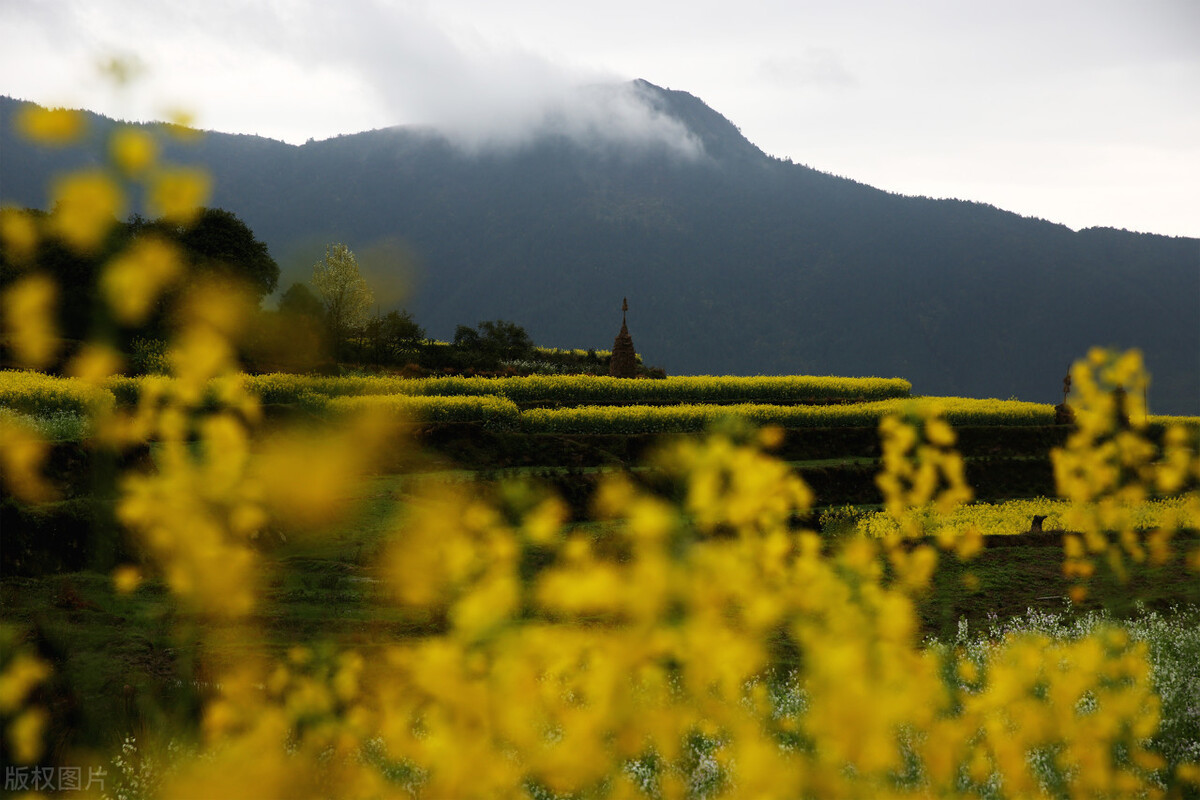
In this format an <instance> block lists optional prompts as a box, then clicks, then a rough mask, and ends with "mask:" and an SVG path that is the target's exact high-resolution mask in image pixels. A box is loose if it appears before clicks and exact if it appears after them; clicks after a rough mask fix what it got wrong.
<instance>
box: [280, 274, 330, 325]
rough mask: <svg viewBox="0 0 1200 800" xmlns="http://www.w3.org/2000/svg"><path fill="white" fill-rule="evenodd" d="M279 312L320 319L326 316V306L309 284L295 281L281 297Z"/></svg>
mask: <svg viewBox="0 0 1200 800" xmlns="http://www.w3.org/2000/svg"><path fill="white" fill-rule="evenodd" d="M279 313H280V314H289V315H291V316H294V317H312V318H313V319H316V320H320V319H324V317H325V306H324V305H323V304H322V303H321V301H320V300H318V299H317V296H316V295H315V294H313V293H312V290H311V289H309V288H308V286H307V285H305V284H303V283H293V284H292V285H291V286H289V287H288V290H287V291H286V292H284V293H283V294H282V295H281V296H280V298H279Z"/></svg>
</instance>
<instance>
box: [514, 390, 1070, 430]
mask: <svg viewBox="0 0 1200 800" xmlns="http://www.w3.org/2000/svg"><path fill="white" fill-rule="evenodd" d="M913 402H914V401H912V400H907V399H891V400H875V401H872V402H867V403H845V404H837V405H755V404H737V405H710V404H695V403H689V404H677V405H667V406H649V405H589V406H580V407H577V408H533V409H529V410H527V411H524V412H522V414H521V426H522V428H524V429H525V430H527V431H530V432H538V433H551V432H552V433H686V432H698V431H702V430H705V429H706V428H708V427H710V426H712V425H713V424H715V423H717V422H718V421H719V420H722V419H726V418H730V417H737V418H740V419H743V420H748V421H750V422H753V423H755V424H759V425H779V426H782V427H785V428H809V427H840V426H845V427H859V426H864V425H875V424H878V423H879V421H880V420H882V419H883V418H885V417H887V416H888V415H891V414H897V413H904V411H905V410H906V409H907V408H908V407H909V406H910V405H912V403H913ZM917 402H918V403H926V404H928V403H933V404H935V405H937V406H938V407H939V408H941V409H942V412H941V413H943V414H944V416H945V419H946V420H948V421H950V422H953V423H955V424H960V425H1046V424H1050V423H1052V422H1053V419H1054V409H1053V408H1052V407H1050V406H1049V405H1044V404H1039V403H1023V402H1020V401H1014V400H1009V401H1001V400H973V399H969V398H926V399H923V400H921V401H917Z"/></svg>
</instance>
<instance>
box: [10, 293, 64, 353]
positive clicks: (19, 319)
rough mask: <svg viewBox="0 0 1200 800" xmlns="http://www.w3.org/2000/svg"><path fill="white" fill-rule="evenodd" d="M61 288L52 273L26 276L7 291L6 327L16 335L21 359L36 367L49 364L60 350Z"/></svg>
mask: <svg viewBox="0 0 1200 800" xmlns="http://www.w3.org/2000/svg"><path fill="white" fill-rule="evenodd" d="M57 298H58V288H57V287H56V286H55V285H54V281H53V280H51V278H50V277H49V276H48V275H43V274H41V273H38V274H35V275H26V276H25V277H22V278H20V279H18V280H17V281H15V282H14V283H13V284H11V285H10V286H9V287H8V289H7V290H5V292H4V298H3V300H4V328H5V331H6V333H8V335H9V336H11V337H12V347H13V351H14V354H15V356H16V358H17V360H18V361H19V362H20V363H21V364H23V365H25V366H28V367H33V368H35V369H37V368H40V367H44V366H46V365H47V364H49V363H50V362H51V361H52V360H53V359H54V356H55V354H56V353H57V352H58V347H59V338H58V329H57V325H56V323H55V319H54V310H55V309H54V306H55V302H56V300H57Z"/></svg>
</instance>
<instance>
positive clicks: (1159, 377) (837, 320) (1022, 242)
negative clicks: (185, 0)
mask: <svg viewBox="0 0 1200 800" xmlns="http://www.w3.org/2000/svg"><path fill="white" fill-rule="evenodd" d="M626 91H632V92H635V93H637V92H640V93H642V94H643V95H645V96H646V97H648V98H649V100H648V102H649V103H650V106H649V110H650V112H651V114H659V115H662V116H663V117H664V118H666V119H665V122H664V123H663V125H664V127H663V128H662V130H666V131H669V130H674V127H672V126H681V127H682V128H683V129H684V130H686V131H687V132H688V133H689V134H690V135H692V136H694V137H695V138H696V140H697V141H699V142H700V143H701V144H702V145H703V148H704V154H705V157H703V158H688V157H684V156H683V155H681V153H684V150H681V149H676V150H672V149H670V147H669V146H668V144H667V143H666V141H667V140H666V139H662V140H654V139H649V140H647V141H648V142H649V144H646V143H645V142H643V143H642V144H641V145H639V146H632V145H631V146H626V145H623V144H621V143H620V142H619V141H618V140H617V139H614V138H611V137H610V138H608V139H607V140H606V139H604V138H603V135H602V134H601V135H600V138H597V139H593V140H587V139H586V138H584V139H577V138H576V139H573V138H572V137H571V136H569V135H563V134H562V133H561V132H559V133H557V134H556V133H555V132H554V131H553V129H550V130H548V131H546V132H544V135H541V136H538V137H530V138H528V139H527V140H525V141H523V142H522V143H520V145H519V146H509V147H494V148H490V149H487V148H484V149H479V150H477V151H475V152H469V151H467V150H464V149H462V148H460V147H457V146H456V145H455V144H454V143H453V141H452V140H451V139H449V138H446V137H444V136H441V135H438V134H436V133H432V132H430V131H429V130H428V129H413V128H406V127H393V128H383V129H377V130H375V131H366V132H361V133H358V134H348V135H344V136H338V137H332V138H330V139H324V140H320V141H310V142H306V143H305V144H303V145H290V144H287V143H283V142H276V141H274V140H264V139H261V137H258V138H249V139H247V138H244V137H234V136H231V135H228V134H210V135H208V136H205V137H204V138H203V139H202V140H201V141H200V143H199V144H198V145H196V146H194V147H192V148H190V149H188V150H184V149H181V148H178V147H176V146H172V148H171V149H170V150H169V152H168V155H169V156H170V157H171V158H172V159H173V160H177V161H185V160H186V161H194V162H199V163H203V164H205V165H206V166H207V167H208V168H209V169H210V170H211V171H212V172H213V174H214V177H215V179H216V195H215V196H214V198H213V200H212V205H216V206H219V207H222V208H226V209H228V210H231V211H233V212H234V213H236V214H238V215H239V216H240V217H241V218H242V219H243V220H245V221H246V223H247V224H248V225H250V227H251V228H252V229H253V230H254V231H255V232H256V234H257V235H258V236H259V238H260V239H262V240H263V241H265V242H267V244H268V245H269V246H270V248H271V251H272V253H273V255H275V257H276V259H277V260H279V262H280V264H281V266H282V267H283V270H284V275H283V277H282V279H281V282H280V285H281V288H285V287H286V286H287V285H289V284H290V282H291V281H294V280H305V279H307V278H308V276H309V273H310V271H311V265H312V263H313V262H314V261H316V260H318V259H319V257H320V254H321V253H322V252H323V249H324V244H325V243H327V242H330V241H344V242H346V243H348V244H350V245H351V247H352V248H353V249H355V252H356V253H359V254H360V256H365V258H360V260H362V261H363V263H364V269H366V270H368V271H369V275H370V277H371V279H372V280H374V281H376V282H382V283H385V284H386V283H387V282H389V281H391V280H392V278H393V277H394V274H395V273H396V272H397V269H396V267H397V266H398V264H399V262H400V261H402V260H405V259H407V260H409V261H411V263H412V264H414V265H415V267H416V268H417V270H418V272H419V273H420V277H419V278H418V279H417V281H416V283H415V289H414V291H413V292H412V293H411V295H410V296H409V298H408V300H407V305H408V307H409V309H410V310H412V311H413V312H414V314H415V315H416V317H417V319H418V320H420V321H421V322H422V324H423V325H425V326H426V328H427V329H428V330H429V331H430V332H431V334H433V335H436V336H440V337H443V338H445V337H447V336H448V335H449V332H450V331H451V330H452V329H453V326H454V325H455V324H458V323H468V324H473V323H474V322H476V321H478V320H480V319H495V318H505V319H512V320H515V321H518V322H519V323H521V324H522V325H524V326H526V328H527V329H528V330H529V331H530V333H531V334H532V335H533V337H534V339H535V340H537V341H539V342H545V343H547V344H555V345H562V346H583V347H588V346H593V347H598V348H606V347H608V346H609V344H610V340H611V337H612V336H613V335H615V333H616V329H617V327H619V319H618V316H619V314H618V313H617V312H616V311H615V309H618V308H619V306H620V299H621V297H623V296H628V297H629V298H630V307H631V311H630V315H629V325H630V330H631V332H632V334H633V337H634V341H635V342H636V343H637V344H638V346H639V351H640V352H642V354H643V356H644V357H645V359H646V361H647V362H648V363H653V364H657V365H661V366H663V367H665V368H666V369H667V371H668V372H671V373H675V374H679V373H701V372H705V373H727V374H755V373H762V374H782V373H801V372H804V373H810V374H847V375H853V374H870V375H882V376H885V377H887V376H892V375H896V376H902V377H905V378H908V379H909V380H912V381H913V384H914V391H917V392H919V393H923V394H964V395H971V396H980V397H988V396H992V397H1008V396H1019V397H1021V398H1022V399H1029V400H1038V401H1042V402H1057V400H1058V399H1060V398H1061V394H1059V387H1060V386H1061V379H1062V376H1063V374H1064V373H1065V372H1066V369H1067V367H1068V366H1069V364H1070V363H1071V361H1072V360H1074V359H1076V358H1079V357H1081V356H1083V355H1084V354H1085V353H1086V351H1087V349H1088V348H1089V347H1090V346H1092V345H1105V346H1115V347H1132V346H1139V347H1141V348H1142V349H1143V350H1144V351H1145V352H1146V358H1147V363H1148V365H1149V367H1150V369H1151V371H1152V373H1153V374H1154V377H1155V384H1154V387H1153V388H1152V390H1151V406H1152V407H1153V408H1154V410H1155V411H1161V412H1163V413H1193V414H1196V413H1200V399H1198V398H1200V335H1197V333H1198V332H1197V328H1196V314H1195V307H1196V302H1197V300H1200V240H1196V239H1188V238H1182V237H1169V236H1162V235H1159V234H1139V233H1131V232H1127V231H1120V230H1116V229H1111V228H1087V229H1083V230H1081V231H1072V230H1071V229H1070V228H1068V227H1067V226H1065V225H1061V224H1058V223H1053V222H1049V221H1045V220H1039V219H1036V218H1031V217H1024V216H1021V215H1019V214H1016V213H1014V212H1011V211H1004V210H1001V209H997V208H995V207H994V206H990V205H988V204H985V203H979V202H975V201H966V200H950V199H939V200H935V199H930V198H922V197H909V196H904V195H898V194H894V193H890V192H887V191H885V190H881V189H877V188H874V187H870V186H867V185H866V184H862V183H858V182H856V181H852V180H849V179H845V178H840V177H837V176H833V175H830V174H828V173H823V172H820V171H818V170H815V169H813V168H811V167H807V166H804V165H801V164H793V163H790V162H788V161H784V160H780V159H776V158H774V157H772V156H768V155H766V154H765V153H763V152H762V151H761V150H760V149H759V148H757V147H756V146H754V145H753V144H751V143H750V142H749V141H748V140H746V139H745V137H743V136H742V135H741V133H740V131H738V130H737V128H736V126H735V125H734V124H733V123H732V122H730V121H729V120H728V119H726V118H725V117H723V116H722V115H720V114H719V113H718V112H716V111H714V110H713V109H711V108H709V107H708V106H707V105H706V104H704V103H703V101H702V100H700V99H699V98H696V97H695V96H693V95H690V94H688V93H686V92H679V91H677V90H668V89H661V88H660V87H656V86H654V85H653V84H649V83H646V82H635V83H634V84H631V85H629V86H628V87H626ZM11 102H12V101H8V102H5V103H3V104H0V112H3V117H5V118H8V117H10V115H11V111H10V110H9V108H11ZM6 106H8V107H9V108H6ZM651 119H652V117H651ZM3 127H4V128H5V132H4V133H0V135H2V136H5V137H7V138H5V139H4V140H3V142H2V144H3V145H4V147H3V150H2V151H0V152H4V153H9V154H15V155H16V156H19V157H21V158H23V159H27V160H28V162H29V165H32V166H38V165H40V166H38V168H36V169H33V168H30V169H25V168H21V169H17V170H16V171H15V172H13V176H14V177H13V178H12V179H5V180H4V181H3V182H2V183H3V184H4V185H3V186H0V200H2V201H5V202H18V203H21V204H26V205H38V206H40V205H41V203H42V202H44V201H41V200H40V198H38V197H36V196H34V194H33V191H32V187H42V186H44V185H45V178H46V177H47V176H48V174H49V172H50V169H49V162H48V161H46V160H45V159H44V158H43V157H42V156H38V155H37V154H35V153H32V150H34V149H36V148H30V146H28V145H25V144H22V143H19V142H17V141H16V140H14V139H13V138H12V137H11V136H10V135H9V134H8V133H7V127H8V126H7V125H5V126H3ZM593 133H595V131H593ZM39 159H42V160H39ZM12 160H13V159H12V157H11V155H10V157H8V158H5V157H4V156H3V155H0V167H3V169H4V172H6V173H8V172H10V170H9V164H11V163H12ZM34 162H37V163H36V164H34ZM39 180H40V181H41V183H37V181H39ZM10 190H11V191H10ZM31 198H32V199H31ZM614 298H615V299H614ZM387 299H388V300H390V299H392V298H390V297H389V298H387ZM384 310H386V309H384ZM614 320H616V324H614ZM610 329H611V330H610Z"/></svg>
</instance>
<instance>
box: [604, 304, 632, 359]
mask: <svg viewBox="0 0 1200 800" xmlns="http://www.w3.org/2000/svg"><path fill="white" fill-rule="evenodd" d="M628 311H629V299H628V298H622V299H621V332H620V333H618V334H617V338H616V340H615V341H613V349H612V360H611V361H610V362H609V365H608V374H609V375H611V376H612V377H614V378H636V377H637V353H636V352H635V351H634V349H633V337H632V336H630V335H629V327H628V326H627V325H626V324H625V315H626V314H627V313H628Z"/></svg>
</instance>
